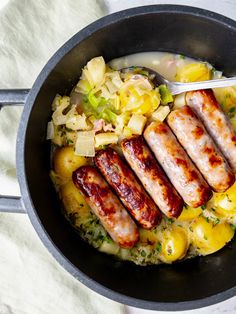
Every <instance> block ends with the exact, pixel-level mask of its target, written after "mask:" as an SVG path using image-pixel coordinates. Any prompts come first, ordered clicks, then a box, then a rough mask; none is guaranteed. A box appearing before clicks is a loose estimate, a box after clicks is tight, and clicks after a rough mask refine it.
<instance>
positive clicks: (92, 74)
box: [86, 57, 106, 86]
mask: <svg viewBox="0 0 236 314" xmlns="http://www.w3.org/2000/svg"><path fill="white" fill-rule="evenodd" d="M87 71H88V72H87V73H86V75H88V77H89V78H90V80H91V83H92V84H91V85H92V86H98V85H99V84H101V83H102V81H103V80H104V75H105V71H106V64H105V61H104V59H103V57H96V58H93V59H92V60H90V61H89V62H88V63H87ZM90 80H89V83H90Z"/></svg>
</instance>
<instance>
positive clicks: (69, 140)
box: [66, 138, 74, 145]
mask: <svg viewBox="0 0 236 314" xmlns="http://www.w3.org/2000/svg"><path fill="white" fill-rule="evenodd" d="M73 143H74V142H73V141H72V140H71V139H69V138H68V139H67V140H66V144H67V145H70V144H73Z"/></svg>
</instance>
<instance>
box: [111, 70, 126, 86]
mask: <svg viewBox="0 0 236 314" xmlns="http://www.w3.org/2000/svg"><path fill="white" fill-rule="evenodd" d="M111 80H112V83H113V84H114V85H115V86H116V87H117V88H121V86H122V85H123V82H122V80H121V77H120V74H119V72H118V71H115V72H113V75H112V79H111Z"/></svg>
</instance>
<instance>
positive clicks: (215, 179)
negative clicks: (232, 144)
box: [167, 106, 235, 192]
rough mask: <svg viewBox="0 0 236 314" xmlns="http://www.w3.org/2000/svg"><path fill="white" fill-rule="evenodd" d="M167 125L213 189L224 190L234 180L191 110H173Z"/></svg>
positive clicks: (183, 108)
mask: <svg viewBox="0 0 236 314" xmlns="http://www.w3.org/2000/svg"><path fill="white" fill-rule="evenodd" d="M167 123H168V124H169V126H170V127H171V129H172V131H173V133H174V134H175V136H176V137H177V139H178V140H179V142H180V144H181V145H182V146H183V148H184V149H185V150H186V151H187V153H188V155H189V156H190V158H191V159H192V161H193V162H194V163H195V165H196V166H197V167H198V169H199V170H200V172H201V173H202V175H203V177H204V178H205V179H206V181H207V182H208V184H209V185H210V186H211V187H212V188H213V190H215V191H216V192H224V191H226V190H227V189H228V188H229V187H230V186H231V185H232V184H233V183H234V181H235V177H234V174H233V172H232V170H231V169H230V167H229V165H228V163H227V161H226V160H225V158H224V156H223V155H222V154H221V152H220V151H219V149H218V148H217V147H216V145H215V143H214V142H213V140H212V138H211V137H210V136H209V134H208V133H207V131H206V129H205V127H204V125H203V124H202V122H201V121H200V120H199V119H198V118H197V116H196V115H195V114H194V112H193V110H192V109H191V108H190V107H188V106H183V107H181V108H179V109H176V110H174V111H172V112H171V113H170V114H169V115H168V118H167Z"/></svg>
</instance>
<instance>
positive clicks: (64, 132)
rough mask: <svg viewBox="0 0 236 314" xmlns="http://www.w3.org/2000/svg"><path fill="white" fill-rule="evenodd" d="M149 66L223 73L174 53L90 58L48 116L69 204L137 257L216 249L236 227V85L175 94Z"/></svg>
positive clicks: (58, 179)
mask: <svg viewBox="0 0 236 314" xmlns="http://www.w3.org/2000/svg"><path fill="white" fill-rule="evenodd" d="M137 65H138V66H137ZM142 66H143V67H149V68H153V69H154V70H156V71H157V72H159V73H160V74H162V75H163V76H164V77H166V78H167V79H169V80H172V81H174V80H177V81H182V82H191V81H200V80H207V79H211V78H216V77H217V78H219V77H221V76H222V73H221V72H219V71H216V70H215V69H214V68H213V67H212V66H211V65H210V64H208V63H205V62H199V61H196V60H193V59H190V58H186V57H184V56H181V55H174V54H169V53H154V52H152V53H142V54H135V55H131V56H127V57H123V58H119V59H115V60H112V61H111V62H110V63H109V64H105V61H104V59H103V58H102V57H96V58H94V59H92V60H90V61H89V62H88V63H87V65H86V66H85V67H84V69H83V70H82V75H81V78H80V80H79V82H78V84H77V85H76V86H75V87H74V88H73V90H72V92H71V94H70V95H69V96H60V95H56V97H55V99H54V101H53V104H52V110H53V114H52V120H51V121H50V122H49V124H48V132H47V138H48V139H50V140H51V142H52V170H51V173H50V175H51V178H52V181H53V183H54V185H55V188H56V190H57V192H58V195H59V198H60V200H61V206H62V210H63V213H64V215H65V217H66V218H67V219H68V221H69V222H70V223H71V225H72V226H73V227H74V228H75V229H76V230H77V231H78V233H79V234H80V236H81V237H82V238H83V239H84V240H85V241H87V242H88V243H90V244H91V245H92V246H94V247H95V248H97V249H98V250H99V251H101V252H105V253H108V254H112V255H115V256H116V257H117V258H119V259H121V260H128V261H131V262H134V263H136V264H138V265H148V264H160V263H172V262H175V261H179V260H183V259H186V258H190V257H194V256H198V255H207V254H211V253H214V252H216V251H218V250H219V249H221V248H223V247H224V246H225V245H226V244H227V243H228V242H229V241H230V240H231V239H232V238H233V236H234V231H235V228H236V196H235V195H236V183H235V171H236V159H235V158H236V147H235V141H236V135H235V131H234V127H235V126H236V118H235V116H234V113H235V112H236V111H235V108H236V89H235V88H234V87H232V88H227V89H217V90H213V91H212V90H201V91H195V92H188V93H186V94H181V95H178V96H175V97H173V96H172V95H171V94H170V92H169V91H168V89H167V87H166V86H165V85H161V86H154V85H153V83H152V80H151V78H150V74H149V73H147V72H146V71H145V69H143V68H142ZM127 67H132V68H129V71H119V69H121V68H127Z"/></svg>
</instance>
